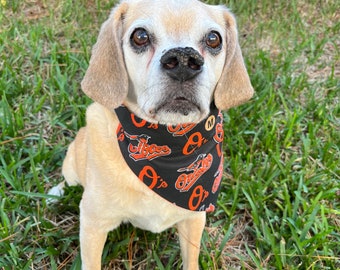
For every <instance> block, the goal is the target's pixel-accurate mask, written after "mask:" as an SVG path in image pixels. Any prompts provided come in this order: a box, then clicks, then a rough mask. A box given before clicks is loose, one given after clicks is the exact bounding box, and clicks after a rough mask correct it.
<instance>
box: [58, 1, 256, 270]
mask: <svg viewBox="0 0 340 270" xmlns="http://www.w3.org/2000/svg"><path fill="white" fill-rule="evenodd" d="M136 28H145V29H147V30H148V31H149V32H150V33H152V35H153V39H154V40H153V43H152V45H150V48H149V49H148V50H147V51H146V52H143V53H136V52H135V51H134V49H133V48H132V47H131V43H130V36H131V34H132V33H133V31H134V29H136ZM211 30H214V31H218V32H219V33H220V34H221V36H222V42H223V44H222V48H221V51H220V52H219V53H218V54H216V55H212V54H211V53H210V52H209V51H208V50H206V48H205V47H204V46H203V45H202V39H203V38H204V37H205V35H206V34H207V33H208V32H209V31H211ZM174 47H192V48H193V49H195V50H197V51H198V52H199V53H200V54H201V55H202V56H203V58H204V62H205V63H204V67H203V71H202V72H201V73H200V74H199V75H198V76H197V77H195V78H194V79H193V80H192V81H191V82H190V83H182V84H179V83H178V82H176V83H175V82H173V80H171V79H170V78H169V77H168V76H167V75H166V74H165V73H164V72H163V71H162V69H161V68H160V58H161V57H162V55H163V54H164V52H165V51H167V50H169V49H171V48H174ZM82 88H83V90H84V92H85V93H86V94H87V95H88V96H89V97H91V98H92V99H93V100H94V101H95V103H94V104H92V105H91V106H90V107H89V108H88V109H87V112H86V122H87V125H86V127H84V128H82V129H81V130H80V131H79V133H78V135H77V136H76V138H75V140H74V142H73V143H72V144H71V145H70V146H69V149H68V152H67V156H66V158H65V161H64V164H63V174H64V176H65V179H66V181H67V182H68V183H69V184H70V185H75V184H80V185H82V186H83V187H84V193H83V197H82V201H81V204H80V244H81V257H82V268H83V270H99V269H100V268H101V255H102V250H103V247H104V243H105V240H106V236H107V233H108V232H109V231H110V230H113V229H114V228H116V227H117V226H119V225H120V224H121V223H122V222H130V223H132V224H133V225H134V226H137V227H139V228H142V229H145V230H150V231H152V232H161V231H163V230H165V229H167V228H169V227H172V226H176V227H177V229H178V233H179V238H180V244H181V250H182V257H183V269H186V270H189V269H192V270H194V269H195V270H197V269H198V268H199V267H198V256H199V250H200V240H201V235H202V231H203V229H204V226H205V213H203V212H191V211H189V210H185V209H182V208H179V207H177V206H175V205H173V204H171V203H169V202H167V201H166V200H164V199H162V198H160V197H159V196H158V195H156V194H155V193H153V192H152V191H151V190H150V189H149V188H148V187H147V186H146V185H145V184H143V183H142V182H141V181H140V180H138V178H137V177H136V176H135V175H134V174H133V173H132V171H131V170H130V169H129V168H128V166H127V165H126V163H125V161H124V159H123V157H122V156H121V153H120V150H119V146H118V143H117V138H116V129H117V125H118V120H117V117H116V115H115V113H114V108H116V107H117V106H119V105H121V104H125V105H126V106H127V107H128V108H129V110H130V111H132V112H134V113H135V114H136V115H138V116H139V117H141V118H144V119H146V120H148V121H150V122H158V123H165V124H178V123H182V122H184V123H187V122H198V121H200V120H202V119H203V118H204V117H206V116H207V114H208V112H209V106H210V103H211V102H212V100H214V101H215V104H216V105H217V107H218V108H220V109H228V108H231V107H233V106H236V105H239V104H241V103H244V102H245V101H247V100H248V99H249V98H250V97H251V96H252V94H253V89H252V87H251V84H250V81H249V77H248V74H247V71H246V69H245V66H244V64H243V59H242V54H241V50H240V47H239V45H238V40H237V30H236V22H235V19H234V17H233V15H232V14H231V13H230V12H229V11H228V10H227V9H226V8H225V7H222V6H208V5H206V4H203V3H201V2H199V1H196V0H171V1H165V0H144V1H138V0H129V1H122V2H121V3H120V4H119V5H117V7H115V8H114V9H113V11H112V13H111V15H110V17H109V19H108V20H107V21H106V22H104V24H103V25H102V28H101V30H100V33H99V37H98V40H97V43H96V44H95V46H94V48H93V51H92V57H91V60H90V64H89V68H88V70H87V72H86V75H85V77H84V80H83V82H82ZM175 91H178V92H175ZM184 91H190V95H191V98H192V99H194V100H195V101H196V102H197V104H198V105H197V106H198V107H199V109H197V108H196V109H195V110H194V109H193V110H192V111H191V112H190V113H189V114H187V115H184V114H181V113H178V112H177V111H173V112H171V111H167V110H161V109H158V110H156V108H161V106H160V104H162V102H164V100H167V99H171V98H172V97H173V96H176V95H177V96H178V95H180V94H181V93H182V94H183V95H184V94H187V92H186V93H184ZM169 92H172V93H171V94H169ZM178 93H179V94H178ZM189 106H190V104H189ZM156 111H157V113H155V112H156ZM59 187H60V188H62V187H63V184H61V185H60V186H59Z"/></svg>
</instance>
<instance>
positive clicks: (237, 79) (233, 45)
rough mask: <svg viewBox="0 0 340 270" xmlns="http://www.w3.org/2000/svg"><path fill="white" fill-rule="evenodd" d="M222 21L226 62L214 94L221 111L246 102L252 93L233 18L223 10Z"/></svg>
mask: <svg viewBox="0 0 340 270" xmlns="http://www.w3.org/2000/svg"><path fill="white" fill-rule="evenodd" d="M224 19H225V27H226V29H227V35H226V42H227V45H226V50H227V53H226V61H225V64H224V68H223V71H222V75H221V78H220V79H219V81H218V83H217V86H216V89H215V93H214V99H215V104H216V106H217V108H219V109H221V110H226V109H229V108H231V107H235V106H237V105H240V104H242V103H244V102H246V101H247V100H249V99H250V98H251V97H252V96H253V93H254V90H253V87H252V86H251V82H250V79H249V76H248V73H247V70H246V67H245V65H244V62H243V57H242V52H241V48H240V45H239V43H238V36H237V28H236V21H235V18H234V17H233V15H231V13H230V12H229V11H228V10H225V11H224Z"/></svg>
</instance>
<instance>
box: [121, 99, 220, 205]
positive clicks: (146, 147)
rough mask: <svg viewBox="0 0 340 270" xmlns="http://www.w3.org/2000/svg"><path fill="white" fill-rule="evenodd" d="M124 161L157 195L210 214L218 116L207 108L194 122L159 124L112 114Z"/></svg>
mask: <svg viewBox="0 0 340 270" xmlns="http://www.w3.org/2000/svg"><path fill="white" fill-rule="evenodd" d="M115 111H116V114H117V116H118V119H119V121H120V124H119V125H118V128H117V138H118V142H119V147H120V150H121V152H122V154H123V156H124V159H125V161H126V163H127V164H128V165H129V167H130V168H131V170H132V171H133V172H134V173H135V174H136V176H137V177H138V178H139V179H140V181H142V182H143V183H144V184H145V185H147V186H148V187H149V188H150V189H151V190H153V191H154V192H156V193H157V194H158V195H160V196H161V197H163V198H164V199H166V200H168V201H169V202H171V203H174V204H176V205H177V206H180V207H182V208H185V209H189V210H192V211H207V212H211V211H214V210H215V207H216V201H217V196H218V193H219V189H220V183H221V179H222V173H223V152H222V141H223V126H222V122H223V115H222V113H221V112H220V111H219V110H218V109H217V108H216V107H215V105H212V108H211V111H210V114H209V115H208V117H207V118H206V119H204V120H203V121H201V122H200V123H198V124H194V123H188V124H179V125H161V124H154V123H149V122H147V121H146V120H143V119H140V118H138V117H137V116H136V115H134V114H133V113H131V112H130V111H129V110H128V109H127V108H126V107H125V106H120V107H119V108H117V109H116V110H115Z"/></svg>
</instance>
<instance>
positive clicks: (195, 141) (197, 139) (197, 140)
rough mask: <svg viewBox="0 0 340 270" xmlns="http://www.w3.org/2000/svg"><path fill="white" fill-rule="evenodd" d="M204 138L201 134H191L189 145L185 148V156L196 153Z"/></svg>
mask: <svg viewBox="0 0 340 270" xmlns="http://www.w3.org/2000/svg"><path fill="white" fill-rule="evenodd" d="M203 141H204V138H203V137H202V134H201V133H200V132H195V133H193V134H191V136H190V137H189V139H188V141H187V143H186V144H185V145H184V147H183V154H184V155H190V154H192V153H193V152H195V150H196V149H198V148H200V147H201V146H202V144H203Z"/></svg>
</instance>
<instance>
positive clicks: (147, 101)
mask: <svg viewBox="0 0 340 270" xmlns="http://www.w3.org/2000/svg"><path fill="white" fill-rule="evenodd" d="M82 88H83V90H84V92H85V93H86V94H87V95H88V96H89V97H91V98H92V99H93V100H94V101H96V102H99V103H101V104H103V105H104V106H106V107H107V108H109V109H114V108H116V107H118V106H120V105H121V104H125V105H126V106H127V107H128V108H129V109H130V110H131V111H133V112H134V113H135V114H136V115H138V116H139V117H140V118H143V119H145V120H148V121H150V122H159V123H163V124H178V123H188V122H199V121H201V120H202V119H204V118H205V117H206V116H207V115H208V113H209V109H210V104H211V102H212V101H213V100H214V102H215V104H216V106H217V107H218V108H219V109H222V110H223V109H228V108H231V107H233V106H237V105H239V104H242V103H244V102H246V101H247V100H248V99H250V98H251V96H252V95H253V88H252V86H251V83H250V80H249V77H248V74H247V71H246V68H245V66H244V63H243V58H242V53H241V50H240V47H239V44H238V38H237V28H236V22H235V19H234V17H233V15H232V14H231V13H230V12H229V11H228V9H226V8H225V7H223V6H210V5H206V4H204V3H202V2H199V1H197V0H170V1H168V0H164V1H162V0H157V1H155V0H143V1H141V0H126V1H122V2H121V3H120V4H119V5H118V6H117V7H116V8H115V9H113V11H112V13H111V16H110V17H109V19H108V20H107V21H106V22H105V23H104V24H103V25H102V28H101V31H100V33H99V37H98V41H97V43H96V44H95V46H94V48H93V51H92V57H91V60H90V65H89V68H88V70H87V72H86V74H85V77H84V79H83V81H82Z"/></svg>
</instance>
